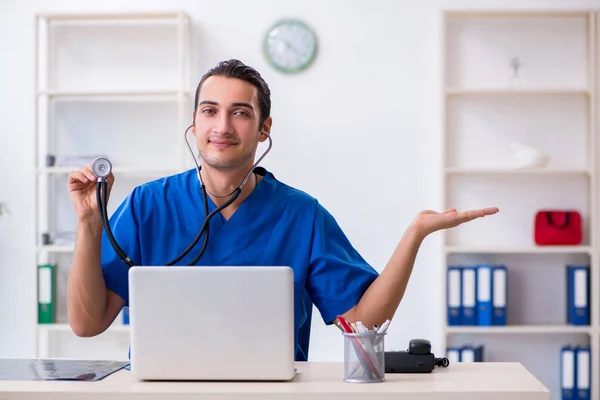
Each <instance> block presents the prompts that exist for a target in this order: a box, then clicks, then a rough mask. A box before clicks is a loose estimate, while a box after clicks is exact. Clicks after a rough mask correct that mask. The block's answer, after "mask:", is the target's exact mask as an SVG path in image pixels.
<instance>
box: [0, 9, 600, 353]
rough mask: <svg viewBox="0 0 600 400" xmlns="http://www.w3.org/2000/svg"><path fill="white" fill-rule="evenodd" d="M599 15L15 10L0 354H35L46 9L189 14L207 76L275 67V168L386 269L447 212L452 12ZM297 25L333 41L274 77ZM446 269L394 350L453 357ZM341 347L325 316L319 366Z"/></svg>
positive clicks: (9, 48) (4, 146) (5, 68)
mask: <svg viewBox="0 0 600 400" xmlns="http://www.w3.org/2000/svg"><path fill="white" fill-rule="evenodd" d="M252 4H258V5H252ZM416 4H419V5H416ZM598 6H600V4H598V1H595V0H529V1H523V0H512V1H500V0H496V1H481V0H464V1H450V0H447V1H443V0H420V1H418V2H417V1H413V2H409V1H392V0H388V1H384V0H375V1H371V2H369V3H365V2H364V1H354V0H353V1H349V0H345V1H342V0H329V1H323V0H304V1H301V2H300V1H299V2H285V1H275V0H270V1H266V0H265V1H257V2H249V1H241V0H235V1H233V0H232V1H227V2H214V1H211V2H209V1H194V0H187V1H186V0H169V1H158V0H154V1H147V0H146V1H141V0H139V1H128V2H126V5H125V3H124V2H123V1H116V0H104V1H102V2H97V1H88V2H77V5H76V6H75V5H74V3H73V2H70V1H62V0H56V1H53V2H52V3H49V2H45V1H39V0H38V1H16V0H12V1H8V2H7V1H5V2H3V3H2V4H1V5H0V26H2V35H0V54H1V55H2V61H1V62H0V93H1V94H2V107H0V171H1V172H0V188H1V189H0V202H7V203H8V204H9V207H10V210H11V213H12V216H11V217H10V218H3V219H2V220H0V356H1V357H9V356H16V357H29V356H32V355H33V354H34V350H35V325H36V318H37V317H36V315H37V314H36V313H37V303H36V290H35V287H34V285H33V283H34V282H35V273H36V269H35V265H36V260H35V252H34V251H35V236H34V217H33V214H32V211H33V208H34V193H33V189H34V181H35V174H34V133H33V128H34V126H33V123H34V121H33V112H32V108H33V104H34V98H33V93H34V86H33V79H32V78H33V73H34V64H33V62H34V59H33V56H34V52H33V21H34V13H35V12H40V11H55V12H74V11H119V10H142V11H145V10H162V9H164V8H166V9H182V10H183V11H185V12H187V13H189V14H190V15H191V17H192V19H193V20H194V22H195V29H196V32H197V34H196V49H197V53H198V54H197V58H198V63H197V65H196V69H195V78H198V77H199V76H200V75H201V74H202V73H203V72H204V71H205V70H206V69H208V68H209V67H210V66H212V65H213V64H215V63H216V62H217V61H219V60H222V59H226V58H231V57H235V58H239V59H241V60H243V61H244V62H246V63H248V64H250V65H252V66H254V67H256V68H257V69H258V70H259V71H261V73H262V74H263V75H264V76H265V78H266V80H267V82H268V83H269V84H270V86H271V89H272V91H273V117H274V125H273V141H274V148H273V151H272V153H271V154H270V155H269V156H268V159H266V160H265V165H266V166H267V167H268V168H270V169H272V170H273V172H274V173H275V174H276V176H277V177H278V178H279V179H281V180H283V181H285V182H287V183H290V184H292V185H293V186H297V187H299V188H301V189H304V190H306V191H308V192H309V193H311V194H313V195H314V196H316V197H317V198H319V199H320V200H321V202H322V203H323V204H324V205H325V206H326V207H328V208H329V210H330V211H331V212H332V213H333V214H334V215H335V216H336V217H337V219H338V221H339V222H340V224H341V225H342V227H343V228H344V229H345V231H346V232H347V234H348V236H349V237H350V239H351V240H352V242H353V243H354V244H355V246H356V247H357V248H358V249H359V251H360V252H361V253H362V254H363V255H364V256H365V257H366V258H367V260H368V261H370V262H371V263H372V264H373V265H374V266H375V267H376V268H377V269H379V270H381V268H383V267H384V265H385V263H386V262H387V260H388V258H389V256H390V255H391V253H392V251H393V250H394V248H395V246H396V244H397V242H398V241H399V240H400V238H401V236H402V233H403V231H404V229H405V228H406V226H407V225H408V224H409V223H410V221H411V220H412V218H413V217H414V215H415V214H416V213H417V212H418V211H420V210H421V209H424V208H433V209H440V207H441V195H442V189H441V188H442V187H441V182H442V181H441V178H442V174H441V170H442V165H441V160H440V156H441V144H440V138H441V134H442V132H441V128H442V125H441V121H440V116H441V107H440V105H441V96H440V95H441V91H440V88H441V75H440V71H441V53H440V49H441V41H440V39H441V36H440V35H441V34H440V27H441V25H440V11H441V10H442V9H443V8H469V7H477V8H494V9H497V8H584V7H598ZM233 11H235V14H234V12H233ZM283 16H296V17H300V18H303V19H305V20H306V21H307V22H308V23H309V24H310V25H311V26H312V27H313V28H314V29H315V30H316V32H317V34H318V36H319V42H320V52H319V55H318V59H317V61H316V64H315V65H314V66H313V67H312V68H311V69H310V70H308V71H307V72H306V73H303V74H300V75H298V76H292V77H286V76H282V75H280V74H278V73H276V72H274V71H273V70H271V69H270V68H269V67H268V66H267V65H266V63H265V61H264V60H263V58H262V56H261V52H260V43H261V39H262V35H263V34H264V32H265V29H266V28H267V27H268V26H269V25H270V24H271V23H272V22H273V21H274V20H275V19H277V18H280V17H283ZM192 89H193V88H192ZM296 154H297V155H296ZM487 205H488V204H481V206H487ZM363 212H364V214H363ZM442 262H443V259H442V253H441V241H440V237H439V235H434V236H432V237H430V238H428V239H427V240H426V242H425V243H424V244H423V247H422V248H421V251H420V253H419V256H418V259H417V263H416V265H415V269H414V273H413V276H412V279H411V282H410V284H409V288H408V291H407V293H406V296H405V299H404V301H403V302H402V304H401V306H400V308H399V310H398V314H397V317H396V319H395V321H394V323H393V324H392V327H391V328H390V331H389V333H390V334H389V337H388V345H387V347H388V348H392V349H400V348H405V347H406V346H407V343H408V340H409V339H410V338H412V337H425V338H428V339H430V340H432V342H433V344H434V352H441V351H442V344H443V343H442V339H443V338H442V334H441V329H442V327H441V326H440V325H439V323H440V321H441V320H442V315H443V314H442V313H444V312H445V309H444V308H443V306H442V305H443V302H442V300H441V299H440V296H439V293H440V292H441V289H442V286H441V282H442V278H443V275H442V271H443V269H442V267H443V265H442ZM341 350H342V347H341V341H340V338H339V332H338V331H337V330H336V329H335V328H331V327H329V328H328V327H325V326H324V325H323V323H322V321H321V320H320V317H319V316H318V315H316V316H315V320H314V324H313V339H312V348H311V354H310V356H311V359H312V360H332V359H340V358H341V356H342V352H341Z"/></svg>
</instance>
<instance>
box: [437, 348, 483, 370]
mask: <svg viewBox="0 0 600 400" xmlns="http://www.w3.org/2000/svg"><path fill="white" fill-rule="evenodd" d="M483 349H484V346H483V345H477V346H474V345H470V344H468V345H464V346H462V347H448V348H447V349H446V358H448V361H450V365H452V364H453V363H459V362H465V363H466V362H483Z"/></svg>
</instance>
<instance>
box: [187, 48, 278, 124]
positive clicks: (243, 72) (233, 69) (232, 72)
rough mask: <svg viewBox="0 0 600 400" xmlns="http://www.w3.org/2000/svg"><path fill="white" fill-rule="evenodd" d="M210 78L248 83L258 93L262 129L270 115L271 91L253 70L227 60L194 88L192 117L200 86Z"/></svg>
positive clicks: (234, 61) (196, 104)
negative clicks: (218, 77)
mask: <svg viewBox="0 0 600 400" xmlns="http://www.w3.org/2000/svg"><path fill="white" fill-rule="evenodd" d="M211 76H224V77H227V78H237V79H241V80H243V81H246V82H249V83H251V84H252V85H254V87H255V88H256V90H257V91H258V107H259V109H260V122H259V128H260V129H262V124H263V123H264V122H265V120H266V119H267V118H268V117H269V116H270V115H271V90H270V89H269V86H268V85H267V83H266V82H265V80H264V79H263V78H262V76H261V75H260V74H259V73H258V71H256V70H255V69H254V68H252V67H250V66H248V65H245V64H244V63H243V62H241V61H239V60H235V59H232V60H227V61H221V62H219V63H218V64H217V65H216V66H215V67H213V68H211V69H210V70H209V71H208V72H207V73H206V74H204V76H203V77H202V79H201V80H200V83H199V84H198V87H197V88H196V96H195V101H194V115H195V114H196V112H197V111H198V102H199V100H198V97H199V94H200V89H201V88H202V84H203V83H204V81H206V80H207V79H208V78H209V77H211Z"/></svg>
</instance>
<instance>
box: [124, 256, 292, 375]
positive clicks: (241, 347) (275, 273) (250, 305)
mask: <svg viewBox="0 0 600 400" xmlns="http://www.w3.org/2000/svg"><path fill="white" fill-rule="evenodd" d="M129 318H130V320H129V323H130V329H131V331H130V332H131V333H130V335H131V337H130V340H131V371H132V373H133V374H135V375H136V376H137V377H138V378H139V379H142V380H233V381H237V380H243V381H248V380H252V381H254V380H260V381H275V380H277V381H281V380H289V379H291V378H293V377H294V374H295V370H294V277H293V271H292V269H291V268H289V267H280V266H273V267H265V266H248V267H229V266H228V267H225V266H223V267H205V266H199V267H169V266H165V267H132V268H130V270H129Z"/></svg>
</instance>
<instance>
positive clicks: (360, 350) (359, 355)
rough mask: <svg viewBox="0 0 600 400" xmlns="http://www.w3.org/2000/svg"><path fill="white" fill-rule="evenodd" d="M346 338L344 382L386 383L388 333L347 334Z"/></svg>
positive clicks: (345, 334) (344, 334) (344, 333)
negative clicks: (386, 336)
mask: <svg viewBox="0 0 600 400" xmlns="http://www.w3.org/2000/svg"><path fill="white" fill-rule="evenodd" d="M342 335H343V336H344V381H346V382H357V383H374V382H384V381H385V340H384V339H385V335H386V333H385V332H384V333H376V332H366V333H346V332H342Z"/></svg>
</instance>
